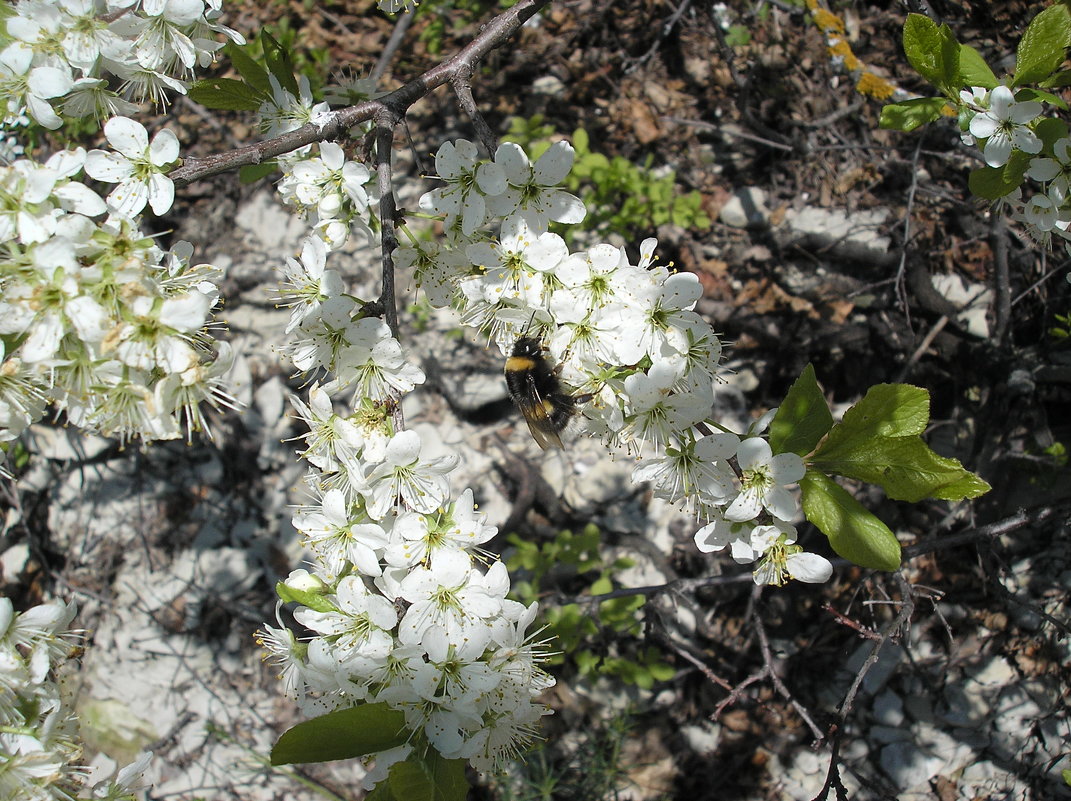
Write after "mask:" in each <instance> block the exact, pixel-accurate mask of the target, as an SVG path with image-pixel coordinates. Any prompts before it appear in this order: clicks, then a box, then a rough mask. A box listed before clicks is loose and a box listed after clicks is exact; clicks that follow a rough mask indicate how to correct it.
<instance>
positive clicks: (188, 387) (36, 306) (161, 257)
mask: <svg viewBox="0 0 1071 801" xmlns="http://www.w3.org/2000/svg"><path fill="white" fill-rule="evenodd" d="M219 5H220V4H219V2H214V3H209V4H208V6H207V7H206V4H205V3H204V2H202V1H201V0H184V2H165V1H164V0H145V1H144V2H140V3H137V4H135V3H133V2H112V3H108V4H105V3H103V2H94V0H63V1H62V2H45V0H22V1H21V2H18V3H16V4H15V6H14V7H13V9H12V13H11V15H10V16H8V17H7V18H6V19H5V20H4V24H3V27H4V31H3V34H0V46H2V50H0V96H2V97H3V98H4V102H5V103H6V105H5V106H4V108H3V118H2V120H0V132H2V133H3V136H4V141H5V143H6V144H7V145H10V147H7V148H6V152H7V153H8V154H17V153H21V152H23V147H22V144H21V136H22V135H23V134H25V133H26V131H25V130H24V129H23V128H21V127H20V126H21V125H23V124H24V123H26V122H27V121H28V119H29V118H33V120H34V121H36V122H37V123H38V124H40V125H42V126H44V127H47V128H56V127H58V126H59V125H60V124H61V123H62V122H63V119H62V118H61V116H60V115H61V114H62V115H63V117H68V118H69V117H78V116H95V117H97V118H98V119H101V118H107V122H105V124H104V133H105V136H106V138H107V140H108V145H109V149H106V150H93V151H91V152H89V153H86V152H85V150H83V149H81V148H78V149H75V150H65V151H60V152H57V153H54V154H52V155H51V156H50V157H49V158H47V160H45V161H43V162H41V161H38V160H37V159H34V158H29V157H27V158H20V159H17V160H13V161H10V163H7V164H4V165H2V166H0V195H2V197H3V200H2V202H0V245H2V249H0V291H2V300H0V443H7V442H9V441H11V440H13V439H14V438H16V437H18V436H19V434H20V433H21V432H22V431H24V430H25V429H26V428H27V427H28V426H29V425H30V424H31V423H33V422H34V421H36V420H38V419H40V418H41V417H42V416H43V415H44V414H45V413H46V411H47V409H48V407H49V405H52V406H53V407H54V408H55V410H56V412H57V413H63V414H64V415H65V417H66V419H67V421H68V422H71V423H73V424H75V425H76V426H78V427H80V428H84V429H87V430H91V431H98V432H101V433H103V434H106V435H111V436H115V437H117V438H119V439H120V441H122V442H125V441H127V440H130V439H132V438H138V437H140V438H144V439H147V440H148V439H172V438H176V437H180V436H182V435H183V434H185V435H186V436H187V437H189V436H190V435H191V434H192V433H193V432H194V431H197V430H202V429H205V428H206V427H205V420H204V416H203V411H202V402H203V401H207V402H208V404H209V405H212V406H215V407H220V406H233V403H234V402H233V400H232V399H231V397H230V395H229V394H228V392H227V390H226V386H225V383H224V376H225V374H226V373H227V372H228V371H229V369H230V367H231V364H232V360H233V357H232V352H231V349H230V346H229V345H227V344H226V343H223V342H217V341H216V340H215V338H214V337H213V336H211V335H210V334H209V328H210V326H211V325H212V310H213V308H214V307H215V306H216V305H217V300H218V294H219V293H218V289H217V286H216V284H217V282H218V280H219V278H220V274H219V271H218V270H217V269H216V268H215V267H212V266H211V265H207V264H194V263H192V262H191V256H192V252H193V249H192V247H191V246H190V245H189V244H188V243H185V242H178V243H176V244H175V245H174V246H173V247H172V248H171V249H170V250H164V249H163V248H161V247H160V246H159V245H157V244H156V243H155V242H154V240H153V239H152V238H150V237H147V236H145V235H144V234H143V233H141V230H140V228H139V223H138V219H137V218H138V215H140V214H141V213H142V212H143V210H144V209H145V207H146V206H148V207H149V208H151V210H152V211H153V213H155V214H157V215H161V214H164V213H165V212H167V211H168V210H169V209H170V208H171V205H172V203H173V201H174V194H175V191H174V185H173V183H172V181H171V180H170V179H169V178H168V177H167V172H168V170H169V169H171V168H172V167H173V166H174V164H175V163H177V161H178V158H179V143H178V139H177V138H176V136H175V135H174V133H172V132H171V131H168V130H161V131H159V132H157V133H156V134H155V136H153V137H152V139H151V140H150V138H149V135H148V132H147V131H146V130H145V128H144V126H142V125H141V124H140V123H138V122H136V121H134V120H132V119H129V118H127V117H124V116H115V115H120V114H122V113H125V112H129V111H132V110H135V109H136V108H137V106H136V105H135V104H134V103H132V102H129V100H127V99H124V98H123V97H120V95H124V96H125V97H126V98H130V99H131V100H134V101H136V102H142V101H144V100H152V101H153V102H156V103H160V104H162V103H163V102H164V100H165V93H166V91H168V90H170V91H176V92H185V88H186V85H185V83H184V79H186V78H189V77H191V75H192V71H193V69H194V68H195V67H203V66H205V65H207V64H208V63H209V62H210V61H211V59H212V57H213V54H214V53H215V52H216V51H217V50H218V49H219V47H221V45H220V43H219V42H218V41H216V40H215V37H216V35H217V34H222V35H223V36H225V37H227V38H230V39H231V40H232V41H235V42H241V41H243V40H242V38H241V36H239V35H238V34H237V33H235V32H234V31H231V30H230V29H228V28H226V27H225V26H223V25H220V24H219V23H218V21H217V18H218V16H219ZM111 79H118V80H119V81H121V83H120V84H119V85H117V86H113V84H114V83H115V81H111ZM110 81H111V82H110ZM27 115H28V116H27ZM101 183H103V184H114V185H115V186H114V188H112V189H111V190H110V192H109V193H108V195H107V197H106V198H102V197H101V195H100V194H98V191H97V187H99V186H100V184H101Z"/></svg>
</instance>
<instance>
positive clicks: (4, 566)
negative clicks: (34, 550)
mask: <svg viewBox="0 0 1071 801" xmlns="http://www.w3.org/2000/svg"><path fill="white" fill-rule="evenodd" d="M29 561H30V546H29V545H28V544H27V543H25V542H20V543H19V544H18V545H12V546H11V547H10V548H8V549H7V550H6V551H4V553H3V555H2V556H0V576H2V577H3V580H4V583H5V584H14V583H15V581H17V580H18V578H19V576H21V575H22V571H23V570H25V569H26V563H27V562H29Z"/></svg>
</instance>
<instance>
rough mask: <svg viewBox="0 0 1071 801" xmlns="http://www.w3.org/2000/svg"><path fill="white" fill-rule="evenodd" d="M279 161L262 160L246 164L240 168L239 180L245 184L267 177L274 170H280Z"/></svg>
mask: <svg viewBox="0 0 1071 801" xmlns="http://www.w3.org/2000/svg"><path fill="white" fill-rule="evenodd" d="M278 170H279V162H277V161H262V162H261V163H260V164H246V165H245V166H244V167H242V168H241V169H239V170H238V180H239V181H240V182H242V183H243V184H253V183H256V182H257V181H259V180H260V179H261V178H267V177H268V176H269V175H271V174H272V173H274V172H278Z"/></svg>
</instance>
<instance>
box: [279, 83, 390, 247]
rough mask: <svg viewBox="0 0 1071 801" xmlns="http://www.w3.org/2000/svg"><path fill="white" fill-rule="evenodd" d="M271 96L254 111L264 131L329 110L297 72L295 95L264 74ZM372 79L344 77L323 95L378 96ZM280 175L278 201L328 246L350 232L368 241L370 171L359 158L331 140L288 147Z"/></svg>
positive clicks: (354, 99)
mask: <svg viewBox="0 0 1071 801" xmlns="http://www.w3.org/2000/svg"><path fill="white" fill-rule="evenodd" d="M269 80H270V82H271V86H272V94H271V97H270V98H269V99H267V100H265V101H264V103H263V104H262V105H261V107H260V109H259V111H258V114H259V116H260V121H261V129H262V130H263V131H264V132H265V133H266V134H268V135H269V136H276V135H278V134H282V133H286V132H287V131H292V130H295V129H296V128H299V127H301V126H302V125H305V124H306V123H309V122H317V121H319V120H322V119H323V118H324V117H325V115H327V114H329V113H330V106H329V105H328V103H327V102H326V101H325V102H321V103H314V101H313V98H312V93H311V91H310V89H309V82H308V79H307V78H305V77H304V76H302V77H301V79H300V80H299V83H298V96H297V97H295V96H294V95H293V94H291V93H290V92H289V91H287V90H286V89H285V88H283V87H282V86H280V84H279V82H278V81H277V80H276V78H275V76H274V75H273V76H270V78H269ZM377 94H378V93H376V92H375V91H374V82H371V81H369V80H367V79H356V80H353V81H348V82H346V83H345V84H344V85H341V86H336V87H329V88H328V91H327V96H328V97H330V98H332V99H334V100H336V101H338V102H344V103H347V104H352V103H359V102H361V101H362V100H367V99H369V98H371V97H375V96H377ZM278 164H279V168H280V170H282V173H283V177H282V179H281V180H280V181H279V182H278V184H277V189H278V192H279V197H280V198H281V199H282V201H283V203H284V204H286V205H287V206H290V207H291V208H293V209H294V211H295V212H296V213H297V214H298V215H299V216H300V217H302V219H305V220H307V221H308V222H309V223H310V224H311V225H312V229H313V232H314V233H315V234H316V235H317V236H318V237H319V238H320V239H322V240H323V241H324V242H325V243H326V245H327V247H328V249H330V250H337V249H338V248H340V247H342V246H343V245H344V244H346V242H347V241H348V240H349V237H350V234H351V232H353V231H354V230H356V231H358V232H360V233H361V234H362V235H363V236H364V237H365V239H366V240H367V241H371V239H372V232H371V229H370V228H369V224H368V222H369V220H368V218H369V205H370V203H371V202H372V201H373V200H374V199H375V198H374V197H371V196H370V190H371V186H369V185H370V184H372V183H373V179H374V175H375V174H374V173H373V172H372V171H370V170H369V169H368V168H367V167H366V166H365V165H364V164H362V163H361V162H360V161H357V160H354V159H349V158H347V157H346V153H345V152H344V151H343V149H342V147H341V146H339V145H338V144H337V143H335V142H320V143H319V144H318V145H315V146H314V145H309V146H307V147H303V148H299V149H297V150H294V151H291V152H290V153H287V154H285V155H283V156H280V157H279V158H278Z"/></svg>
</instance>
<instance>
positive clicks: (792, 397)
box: [770, 364, 833, 456]
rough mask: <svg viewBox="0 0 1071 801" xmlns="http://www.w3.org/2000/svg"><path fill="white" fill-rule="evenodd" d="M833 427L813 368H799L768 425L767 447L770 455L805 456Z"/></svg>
mask: <svg viewBox="0 0 1071 801" xmlns="http://www.w3.org/2000/svg"><path fill="white" fill-rule="evenodd" d="M832 426H833V415H832V414H830V412H829V404H828V403H826V398H825V395H823V394H822V389H821V387H819V386H818V379H817V378H816V377H815V373H814V365H813V364H808V365H807V366H806V367H804V368H803V372H802V373H800V377H799V378H797V379H796V380H795V381H794V382H793V384H792V386H791V387H790V388H789V390H788V394H787V395H786V396H785V399H784V400H783V401H782V402H781V406H780V408H778V410H777V414H776V415H775V416H774V419H773V422H771V423H770V447H771V448H773V452H774V453H795V454H798V455H799V456H806V455H807V454H808V453H810V452H811V451H812V450H814V447H815V445H817V444H818V442H819V440H821V439H822V437H824V436H825V435H826V432H828V431H829V429H830V428H832Z"/></svg>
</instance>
